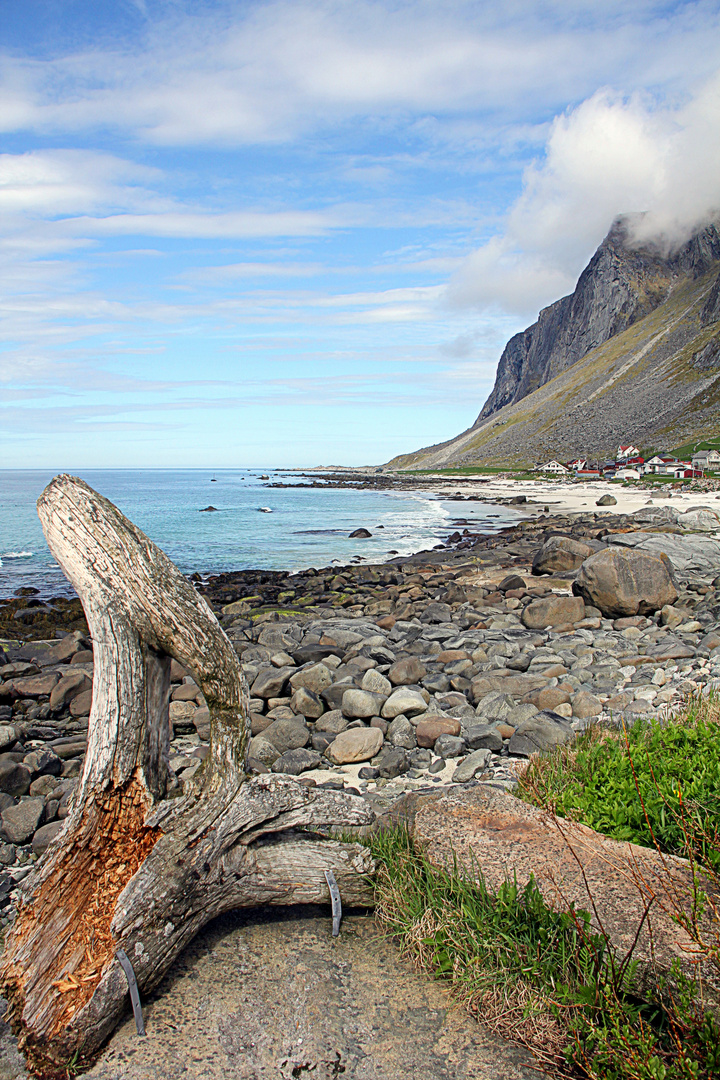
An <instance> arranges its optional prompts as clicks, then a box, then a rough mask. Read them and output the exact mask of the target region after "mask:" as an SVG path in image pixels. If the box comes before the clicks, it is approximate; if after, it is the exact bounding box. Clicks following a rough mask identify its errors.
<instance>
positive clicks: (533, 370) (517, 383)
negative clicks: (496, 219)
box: [473, 217, 720, 427]
mask: <svg viewBox="0 0 720 1080" xmlns="http://www.w3.org/2000/svg"><path fill="white" fill-rule="evenodd" d="M631 224H632V219H631V218H629V217H623V218H618V220H617V221H615V222H614V224H613V226H612V228H611V229H610V232H609V233H608V235H607V236H606V237H605V239H604V240H603V242H602V244H601V245H600V247H599V248H598V250H597V251H596V252H595V254H594V255H593V257H592V259H591V260H590V262H589V263H588V265H587V267H586V268H585V270H584V271H583V272H582V274H581V275H580V279H579V281H578V283H577V287H576V289H575V292H574V293H572V295H571V296H564V297H563V298H562V300H558V301H556V303H554V304H551V306H550V307H547V308H545V309H544V310H543V311H541V312H540V315H539V317H538V320H537V322H536V323H533V325H532V326H530V327H528V329H527V330H524V331H523V332H522V333H520V334H516V335H515V337H513V338H511V339H510V341H509V342H508V344H507V345H506V347H505V350H504V352H503V354H502V356H501V357H500V362H499V364H498V369H497V376H496V379H495V386H494V387H493V390H492V393H491V394H490V397H489V398H488V399H487V401H486V402H485V405H484V406H483V408H482V411H481V412H480V415H479V416H478V418H477V420H476V421H475V424H474V425H473V426H474V427H477V426H478V425H479V424H481V423H482V422H483V421H485V420H486V419H487V418H488V417H490V416H492V415H493V414H494V413H497V412H498V411H499V410H500V409H502V408H503V407H504V406H505V405H511V404H514V403H515V402H518V401H521V400H522V399H523V398H524V397H527V395H528V394H531V393H532V392H533V391H534V390H537V389H538V387H540V386H544V385H545V383H547V382H549V381H550V380H551V379H554V378H555V376H557V375H559V374H560V373H561V372H563V371H566V370H567V369H568V368H569V367H571V366H572V365H573V364H575V363H577V361H578V360H580V359H581V358H582V357H583V356H585V355H587V353H589V352H590V351H591V350H592V349H595V348H597V347H598V346H599V345H602V344H603V343H604V342H606V341H608V340H609V339H610V338H611V337H614V336H615V335H616V334H620V333H622V332H623V331H624V330H627V328H628V327H629V326H632V324H633V323H635V322H637V321H638V319H642V318H644V317H645V316H646V315H648V314H649V313H650V312H651V311H654V310H655V308H657V307H658V306H659V305H660V304H662V303H664V301H665V300H667V298H668V296H669V295H670V293H671V292H672V290H673V288H674V287H675V286H676V285H677V284H678V282H679V281H680V280H682V279H685V278H688V277H692V278H698V277H700V276H702V275H703V274H705V273H707V271H708V270H709V269H710V268H711V267H712V266H713V264H714V263H715V262H716V261H717V260H718V259H720V234H719V233H718V230H717V228H716V227H715V226H714V225H710V226H708V227H707V228H705V229H703V230H701V231H700V232H698V233H697V234H696V235H695V236H693V237H692V238H691V239H690V240H689V241H688V242H687V243H686V244H684V245H683V246H682V247H681V248H680V249H679V250H677V251H675V252H673V253H672V254H671V255H666V254H664V253H663V252H662V251H661V250H660V249H659V248H657V247H653V246H649V245H645V246H642V247H638V246H634V245H633V244H632V241H631V239H630V227H631ZM716 302H717V300H716Z"/></svg>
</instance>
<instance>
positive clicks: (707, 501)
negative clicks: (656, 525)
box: [425, 476, 720, 515]
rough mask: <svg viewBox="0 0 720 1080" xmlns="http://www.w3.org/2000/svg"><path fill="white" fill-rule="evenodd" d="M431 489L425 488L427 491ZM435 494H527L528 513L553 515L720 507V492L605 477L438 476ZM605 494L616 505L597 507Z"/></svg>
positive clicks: (487, 496) (486, 497)
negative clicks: (655, 487) (577, 480)
mask: <svg viewBox="0 0 720 1080" xmlns="http://www.w3.org/2000/svg"><path fill="white" fill-rule="evenodd" d="M427 490H428V489H427V488H425V491H427ZM430 490H432V491H433V493H434V494H435V495H438V496H439V497H441V498H445V499H449V498H452V497H453V496H454V495H458V494H461V495H480V496H481V497H482V498H483V500H487V501H488V502H492V501H493V499H509V498H513V497H516V496H518V495H525V496H526V497H527V499H528V505H527V507H523V509H526V510H527V512H528V515H533V514H534V513H544V512H546V511H545V507H547V508H548V512H549V513H551V514H566V513H582V512H586V511H591V512H596V513H599V514H602V513H608V514H632V513H633V512H634V511H635V510H639V509H640V508H641V507H642V506H648V505H656V506H662V505H665V504H667V505H669V506H675V507H677V509H678V510H680V511H681V512H682V511H685V510H690V509H691V507H694V506H712V507H714V508H716V509H720V506H719V504H720V494H718V493H716V492H712V491H698V492H690V491H679V490H677V489H675V490H673V492H672V494H671V495H666V494H665V491H666V490H668V489H667V488H665V487H663V488H662V489H661V492H662V493H661V494H660V495H658V493H657V491H651V490H649V489H647V488H635V487H627V488H626V487H621V486H620V485H619V484H612V483H609V482H604V481H602V480H595V481H589V482H588V483H584V484H569V483H562V482H557V481H552V480H508V479H497V480H495V479H489V480H485V479H484V478H483V479H482V480H480V479H467V478H464V477H463V478H458V479H456V480H454V479H447V478H446V477H440V476H439V477H438V478H437V485H433V486H432V488H431V489H430ZM603 495H612V496H613V497H614V498H615V499H617V505H616V506H597V505H596V503H597V500H598V499H599V498H600V497H601V496H603Z"/></svg>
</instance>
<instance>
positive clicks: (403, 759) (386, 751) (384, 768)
mask: <svg viewBox="0 0 720 1080" xmlns="http://www.w3.org/2000/svg"><path fill="white" fill-rule="evenodd" d="M373 766H374V768H376V769H377V774H378V776H381V777H382V778H383V779H385V780H394V779H395V778H396V777H397V776H402V775H403V773H406V772H407V771H408V769H409V768H410V762H409V761H408V756H407V754H406V752H405V750H404V749H403V748H402V747H401V746H388V745H387V743H386V744H385V746H383V748H382V750H381V751H380V753H379V754H378V756H377V757H376V758H375V759H374V761H373Z"/></svg>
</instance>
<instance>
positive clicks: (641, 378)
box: [389, 217, 720, 468]
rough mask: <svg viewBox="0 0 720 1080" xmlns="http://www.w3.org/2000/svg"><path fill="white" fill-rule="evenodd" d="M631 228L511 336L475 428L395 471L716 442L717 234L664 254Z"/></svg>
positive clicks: (399, 462)
mask: <svg viewBox="0 0 720 1080" xmlns="http://www.w3.org/2000/svg"><path fill="white" fill-rule="evenodd" d="M631 225H632V220H631V219H629V218H628V217H623V218H619V219H618V220H617V221H615V222H614V224H613V226H612V228H611V229H610V232H609V233H608V235H607V236H606V237H605V239H604V240H603V242H602V244H601V245H600V247H599V248H598V250H597V251H596V252H595V254H594V255H593V257H592V259H591V260H590V262H589V263H588V265H587V267H586V268H585V270H584V271H583V272H582V274H581V275H580V278H579V280H578V283H577V286H576V288H575V291H574V292H573V293H572V295H571V296H565V297H563V298H562V299H561V300H558V301H556V303H554V304H551V305H550V307H547V308H545V309H544V310H543V311H541V312H540V315H539V316H538V319H537V322H535V323H533V325H532V326H530V327H528V329H527V330H524V331H523V332H522V333H520V334H516V335H515V336H514V337H513V338H511V339H510V341H509V342H508V344H507V345H506V347H505V349H504V351H503V354H502V356H501V357H500V361H499V363H498V369H497V376H496V379H495V385H494V387H493V390H492V393H491V394H490V396H489V398H488V399H487V401H486V402H485V404H484V406H483V408H482V410H481V412H480V414H479V416H478V418H477V420H476V421H475V423H474V424H473V425H472V427H471V428H469V429H468V430H467V431H465V432H463V433H462V434H461V435H459V436H457V438H454V439H451V440H449V441H448V442H446V443H442V444H440V445H438V446H434V447H427V448H425V449H423V450H419V451H417V452H416V453H414V454H407V455H402V456H401V457H399V458H395V459H393V461H392V462H390V463H389V465H390V466H391V467H395V468H435V467H440V466H442V465H458V464H492V465H508V466H518V465H527V464H533V463H535V462H537V461H540V460H542V459H545V458H547V457H559V458H561V459H565V460H567V459H569V458H572V457H575V456H578V455H582V456H585V455H587V454H591V455H592V456H593V457H595V456H598V455H599V456H604V455H607V454H611V453H613V452H614V450H615V449H616V447H617V445H618V442H627V441H628V440H629V441H631V442H633V443H635V444H636V445H637V444H640V445H642V446H643V447H650V446H653V447H664V446H669V445H675V444H678V443H683V442H686V441H688V440H689V439H693V438H696V437H697V438H701V437H707V436H708V435H714V434H716V433H717V429H720V419H719V418H718V412H717V405H718V403H719V402H720V232H719V231H718V228H717V226H716V225H714V224H711V225H708V226H706V227H704V228H703V229H701V230H699V231H698V232H696V233H695V234H694V235H693V236H692V237H691V238H690V239H689V240H688V241H687V242H686V243H684V244H683V245H682V246H680V247H678V248H677V249H675V250H673V251H672V252H670V253H669V254H668V253H666V252H664V251H663V250H661V249H660V248H659V247H656V246H654V245H652V244H644V245H640V246H638V245H636V244H634V243H633V242H632V239H631Z"/></svg>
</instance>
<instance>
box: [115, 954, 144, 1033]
mask: <svg viewBox="0 0 720 1080" xmlns="http://www.w3.org/2000/svg"><path fill="white" fill-rule="evenodd" d="M115 956H116V957H117V959H118V960H119V961H120V966H121V968H122V969H123V971H124V972H125V978H126V979H127V981H128V988H129V990H130V1001H131V1002H132V1010H133V1016H134V1017H135V1027H136V1028H137V1033H138V1035H144V1034H145V1025H144V1024H143V1014H142V1009H141V1007H140V994H139V993H138V984H137V979H136V978H135V972H134V971H133V966H132V964H131V963H130V961H129V960H128V957H127V953H126V952H125V950H124V949H118V951H117V952H116V953H115Z"/></svg>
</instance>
